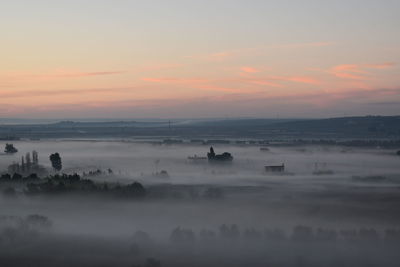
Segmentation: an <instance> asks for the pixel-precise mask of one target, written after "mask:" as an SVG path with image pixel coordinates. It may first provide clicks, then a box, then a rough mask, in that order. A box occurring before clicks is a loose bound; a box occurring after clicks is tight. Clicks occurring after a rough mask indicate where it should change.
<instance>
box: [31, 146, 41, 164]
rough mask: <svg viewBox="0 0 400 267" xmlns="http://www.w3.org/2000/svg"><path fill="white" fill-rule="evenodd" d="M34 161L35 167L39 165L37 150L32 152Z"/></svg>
mask: <svg viewBox="0 0 400 267" xmlns="http://www.w3.org/2000/svg"><path fill="white" fill-rule="evenodd" d="M32 160H33V165H35V166H38V165H39V156H38V153H37V152H36V151H35V150H33V151H32Z"/></svg>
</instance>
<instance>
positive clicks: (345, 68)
mask: <svg viewBox="0 0 400 267" xmlns="http://www.w3.org/2000/svg"><path fill="white" fill-rule="evenodd" d="M394 66H395V63H392V62H387V63H381V64H342V65H337V66H334V67H332V68H331V69H330V70H328V71H327V72H328V73H330V74H332V75H334V76H336V77H339V78H343V79H352V80H367V79H368V78H369V76H370V73H369V72H368V71H367V70H366V69H387V68H392V67H394Z"/></svg>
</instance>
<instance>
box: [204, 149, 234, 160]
mask: <svg viewBox="0 0 400 267" xmlns="http://www.w3.org/2000/svg"><path fill="white" fill-rule="evenodd" d="M207 158H208V161H216V162H218V161H220V162H223V161H225V162H230V161H232V160H233V157H232V155H231V153H228V152H224V153H222V154H215V152H214V148H213V147H210V152H208V153H207Z"/></svg>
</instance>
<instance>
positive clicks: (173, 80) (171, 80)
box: [142, 77, 209, 83]
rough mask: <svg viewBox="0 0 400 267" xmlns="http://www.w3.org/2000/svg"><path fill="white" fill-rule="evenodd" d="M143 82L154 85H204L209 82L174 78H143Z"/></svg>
mask: <svg viewBox="0 0 400 267" xmlns="http://www.w3.org/2000/svg"><path fill="white" fill-rule="evenodd" d="M142 80H143V81H146V82H154V83H204V82H208V81H209V80H207V79H186V78H172V77H161V78H142Z"/></svg>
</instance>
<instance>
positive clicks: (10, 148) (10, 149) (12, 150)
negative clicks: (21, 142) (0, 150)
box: [4, 144, 18, 154]
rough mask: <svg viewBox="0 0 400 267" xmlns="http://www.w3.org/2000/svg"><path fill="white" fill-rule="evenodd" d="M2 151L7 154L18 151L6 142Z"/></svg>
mask: <svg viewBox="0 0 400 267" xmlns="http://www.w3.org/2000/svg"><path fill="white" fill-rule="evenodd" d="M4 152H5V153H7V154H14V153H17V152H18V149H16V148H15V147H14V145H13V144H6V148H5V149H4Z"/></svg>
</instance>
